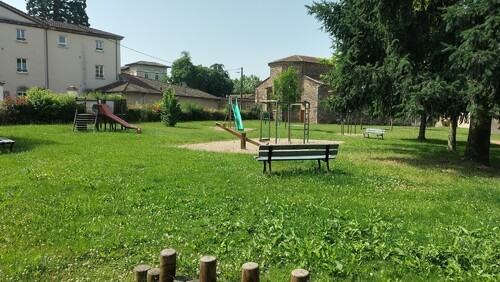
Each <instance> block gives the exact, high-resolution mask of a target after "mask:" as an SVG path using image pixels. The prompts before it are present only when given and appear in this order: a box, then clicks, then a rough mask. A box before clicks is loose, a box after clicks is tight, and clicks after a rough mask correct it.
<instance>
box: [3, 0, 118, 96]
mask: <svg viewBox="0 0 500 282" xmlns="http://www.w3.org/2000/svg"><path fill="white" fill-rule="evenodd" d="M0 39H1V40H0V66H1V67H0V81H1V82H3V83H4V87H3V88H4V90H3V93H0V94H3V96H4V97H5V96H11V97H16V96H18V95H22V94H24V93H25V91H26V89H28V88H31V87H35V86H37V87H42V88H47V89H51V90H53V91H54V92H56V93H66V92H67V91H68V90H67V89H68V88H69V87H70V86H73V87H76V88H77V89H78V90H76V92H77V93H78V94H80V93H83V92H84V91H87V90H90V89H94V88H98V87H101V86H104V85H107V84H110V83H113V82H115V81H117V79H118V75H119V74H120V41H121V40H122V39H123V37H122V36H119V35H115V34H112V33H108V32H104V31H101V30H97V29H94V28H90V27H85V26H78V25H73V24H67V23H62V22H56V21H51V20H44V19H39V18H35V17H32V16H29V15H28V14H26V13H24V12H22V11H20V10H18V9H16V8H14V7H12V6H9V5H7V4H6V3H5V2H0ZM72 89H74V88H72Z"/></svg>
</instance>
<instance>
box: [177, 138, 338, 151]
mask: <svg viewBox="0 0 500 282" xmlns="http://www.w3.org/2000/svg"><path fill="white" fill-rule="evenodd" d="M254 141H258V140H256V139H254ZM302 143H303V140H302V139H292V144H302ZM342 143H343V142H342V141H332V140H309V143H308V144H342ZM269 144H271V145H272V144H274V140H272V141H271V143H269ZM278 144H288V140H287V139H286V138H285V139H281V140H278ZM263 145H264V144H263ZM240 146H241V142H240V140H238V139H234V140H229V141H216V142H208V143H195V144H185V145H181V146H179V147H180V148H188V149H192V150H200V151H212V152H231V153H239V154H254V155H256V154H257V152H258V151H259V147H257V146H255V145H253V144H250V143H248V142H247V146H246V147H247V148H246V150H242V149H240Z"/></svg>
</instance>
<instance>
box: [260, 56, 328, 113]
mask: <svg viewBox="0 0 500 282" xmlns="http://www.w3.org/2000/svg"><path fill="white" fill-rule="evenodd" d="M268 65H269V67H270V76H269V77H268V78H266V79H265V80H263V81H262V82H261V83H260V84H259V85H257V87H256V89H255V103H257V104H259V103H260V101H262V100H270V99H271V95H272V93H273V85H274V79H275V78H276V77H277V76H278V75H280V74H281V73H282V72H283V71H285V70H287V69H288V68H290V67H293V68H295V69H296V70H297V72H298V75H299V89H300V91H301V93H302V94H301V101H307V102H309V103H310V113H309V116H310V122H311V123H327V122H331V121H332V120H331V114H330V112H329V111H328V110H327V109H324V107H323V106H322V101H323V100H324V99H326V98H327V97H328V90H329V85H328V84H326V83H324V82H322V81H321V78H320V76H321V75H322V74H325V73H327V72H328V71H329V70H330V67H329V66H326V65H323V64H321V63H320V62H319V61H318V59H317V58H314V57H308V56H300V55H294V56H290V57H286V58H283V59H279V60H276V61H273V62H270V63H269V64H268ZM301 111H303V109H302V110H301ZM300 116H303V113H300Z"/></svg>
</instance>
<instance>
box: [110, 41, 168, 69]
mask: <svg viewBox="0 0 500 282" xmlns="http://www.w3.org/2000/svg"><path fill="white" fill-rule="evenodd" d="M108 41H110V42H113V43H114V44H118V45H119V46H120V47H123V48H125V49H128V50H130V51H133V52H136V53H139V54H141V55H144V56H147V57H150V58H153V59H155V60H158V61H162V62H165V63H168V64H172V62H170V61H167V60H164V59H161V58H158V57H155V56H153V55H149V54H147V53H144V52H142V51H139V50H136V49H134V48H131V47H128V46H125V45H123V44H122V43H121V42H120V43H118V41H113V40H111V39H108Z"/></svg>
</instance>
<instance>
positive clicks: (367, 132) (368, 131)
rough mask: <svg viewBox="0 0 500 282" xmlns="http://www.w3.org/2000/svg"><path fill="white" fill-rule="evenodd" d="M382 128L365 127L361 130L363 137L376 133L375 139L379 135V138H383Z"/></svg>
mask: <svg viewBox="0 0 500 282" xmlns="http://www.w3.org/2000/svg"><path fill="white" fill-rule="evenodd" d="M384 132H385V130H384V129H378V128H367V129H365V132H363V137H366V138H370V134H372V135H376V136H377V139H378V138H379V137H380V138H381V139H384Z"/></svg>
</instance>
